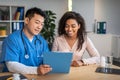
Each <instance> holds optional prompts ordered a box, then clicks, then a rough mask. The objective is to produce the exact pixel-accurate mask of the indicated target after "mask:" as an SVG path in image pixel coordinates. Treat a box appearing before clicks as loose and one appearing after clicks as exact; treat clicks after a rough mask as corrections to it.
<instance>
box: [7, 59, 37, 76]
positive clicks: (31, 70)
mask: <svg viewBox="0 0 120 80" xmlns="http://www.w3.org/2000/svg"><path fill="white" fill-rule="evenodd" d="M6 65H7V68H8V70H9V71H10V72H15V73H22V74H37V67H32V66H26V65H24V64H21V63H19V62H14V61H8V62H6Z"/></svg>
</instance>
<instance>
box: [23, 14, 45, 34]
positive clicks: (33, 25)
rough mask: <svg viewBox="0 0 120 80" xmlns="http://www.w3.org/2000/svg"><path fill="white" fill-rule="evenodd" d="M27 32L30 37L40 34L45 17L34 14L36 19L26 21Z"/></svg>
mask: <svg viewBox="0 0 120 80" xmlns="http://www.w3.org/2000/svg"><path fill="white" fill-rule="evenodd" d="M25 24H26V26H25V31H27V34H28V35H29V36H34V35H37V34H39V33H40V31H41V30H42V28H43V26H44V17H42V16H40V15H38V14H34V17H32V18H31V19H29V18H27V19H25Z"/></svg>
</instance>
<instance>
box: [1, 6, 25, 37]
mask: <svg viewBox="0 0 120 80" xmlns="http://www.w3.org/2000/svg"><path fill="white" fill-rule="evenodd" d="M24 11H25V7H24V6H2V5H0V38H4V37H6V36H7V35H9V34H10V33H12V32H14V31H15V30H19V29H20V28H21V27H23V26H24V22H23V20H24Z"/></svg>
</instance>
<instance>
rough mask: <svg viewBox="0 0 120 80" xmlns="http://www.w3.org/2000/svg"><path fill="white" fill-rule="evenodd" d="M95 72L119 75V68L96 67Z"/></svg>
mask: <svg viewBox="0 0 120 80" xmlns="http://www.w3.org/2000/svg"><path fill="white" fill-rule="evenodd" d="M95 72H98V73H105V74H118V75H120V69H115V68H103V67H97V68H96V71H95Z"/></svg>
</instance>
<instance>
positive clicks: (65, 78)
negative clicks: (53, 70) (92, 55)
mask: <svg viewBox="0 0 120 80" xmlns="http://www.w3.org/2000/svg"><path fill="white" fill-rule="evenodd" d="M113 67H114V68H117V69H120V67H117V66H113ZM96 68H97V66H96V65H89V66H81V67H71V70H70V73H68V74H46V75H43V76H40V75H25V76H26V77H27V78H28V80H31V79H32V78H35V80H120V75H115V74H104V73H96V72H95V70H96ZM8 74H12V73H0V76H3V75H8Z"/></svg>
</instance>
